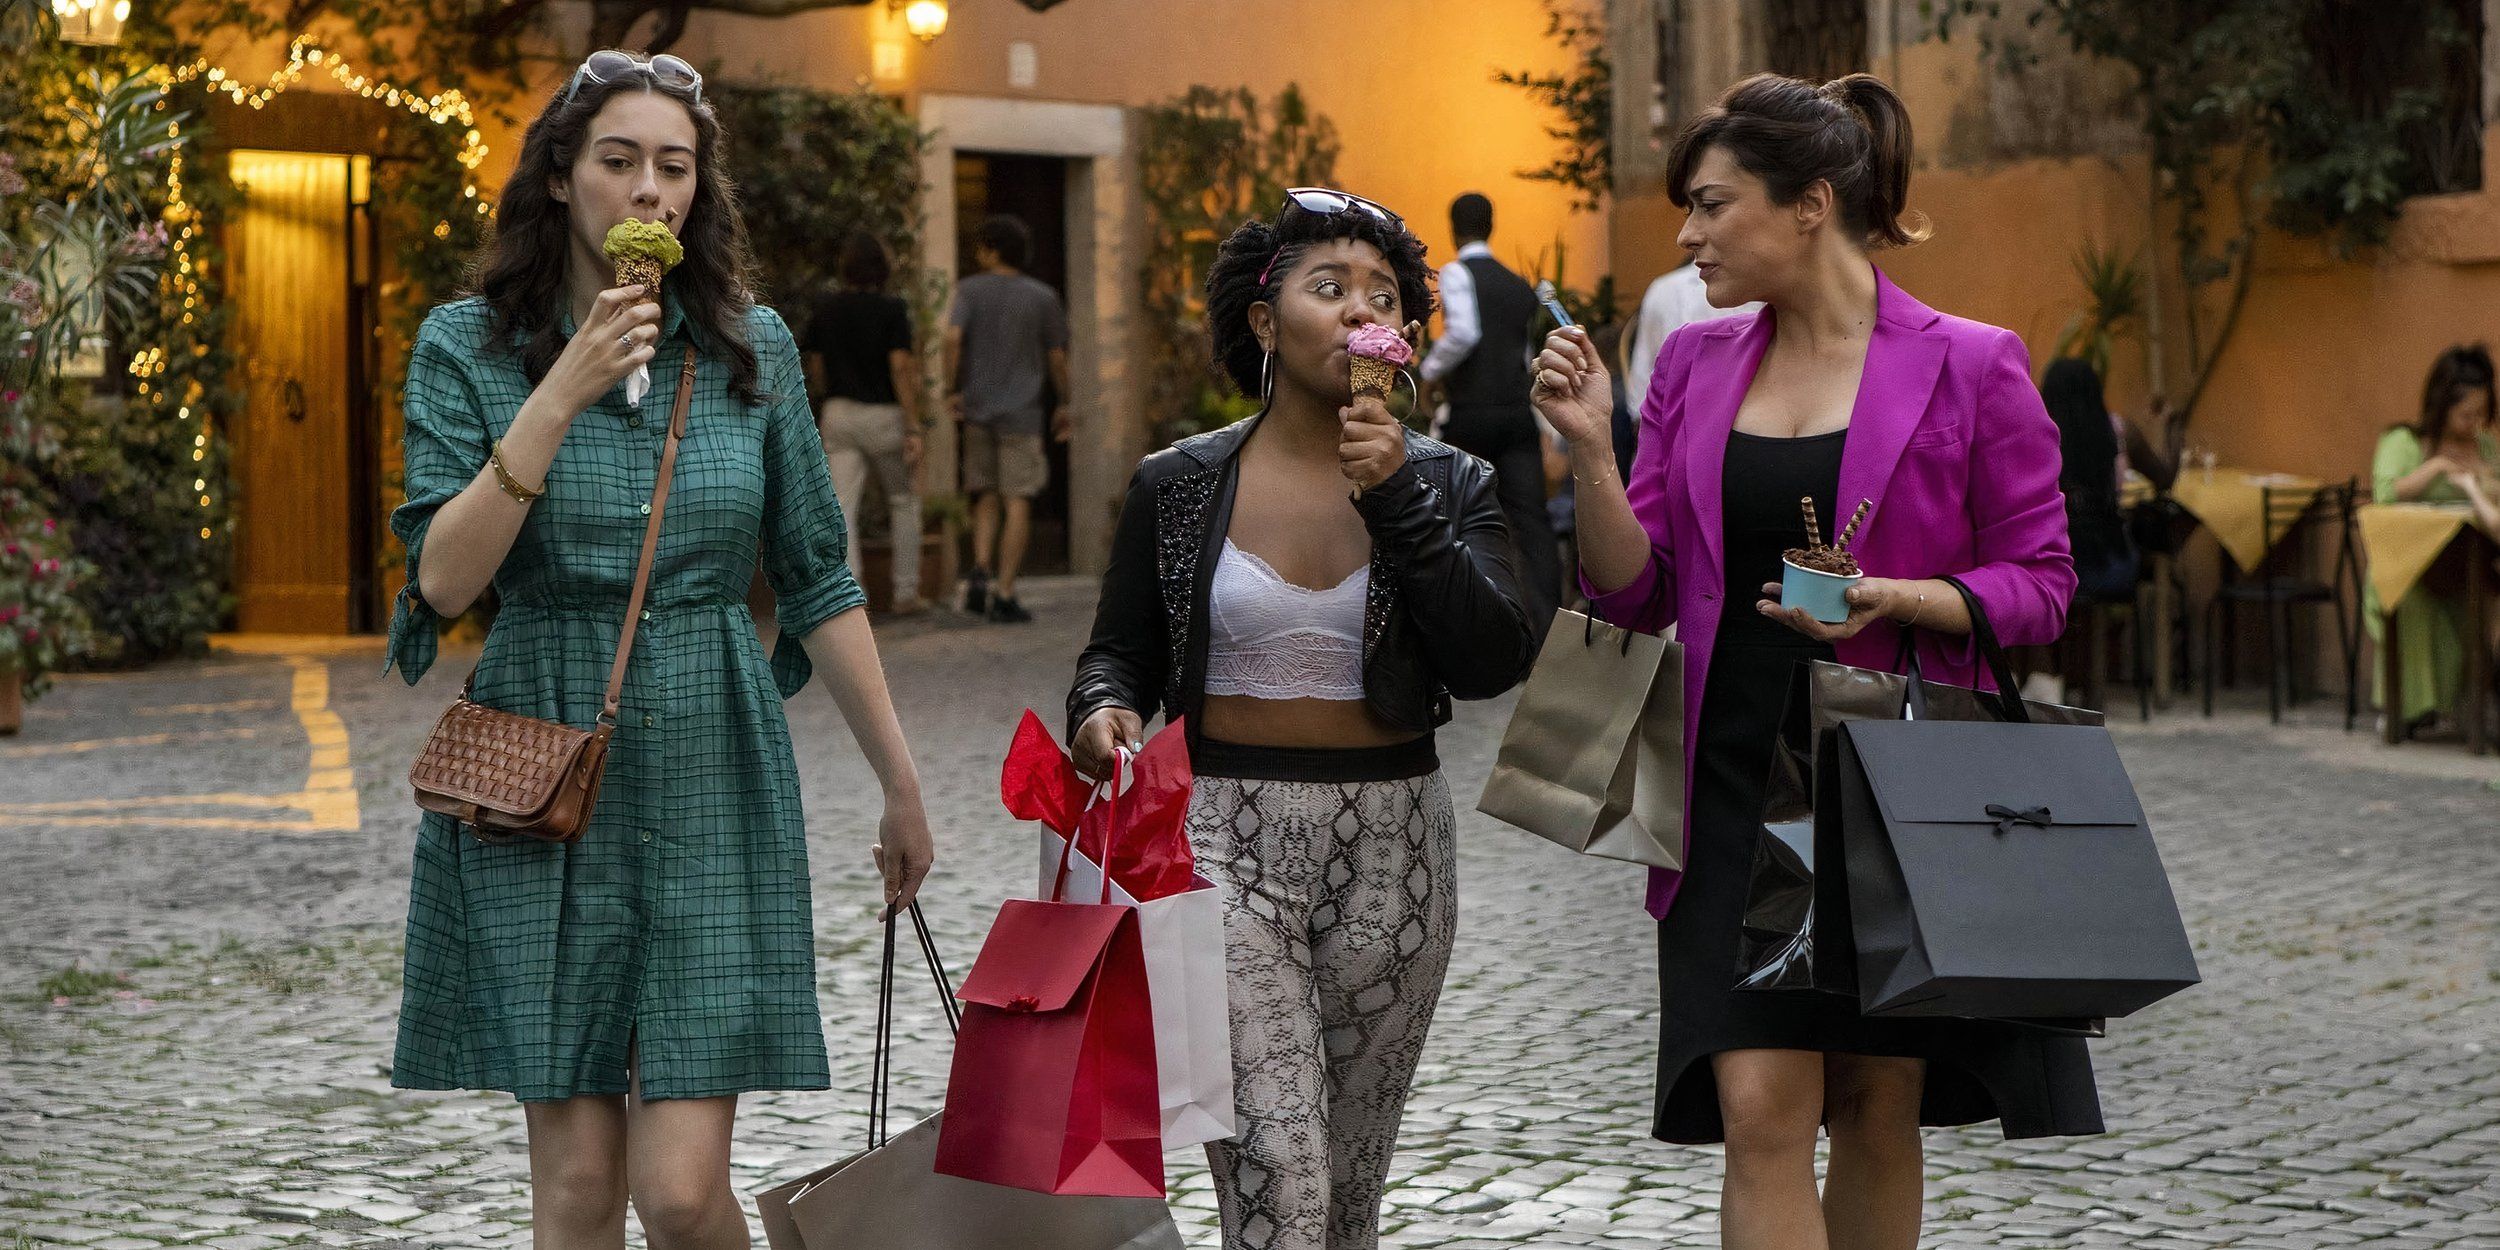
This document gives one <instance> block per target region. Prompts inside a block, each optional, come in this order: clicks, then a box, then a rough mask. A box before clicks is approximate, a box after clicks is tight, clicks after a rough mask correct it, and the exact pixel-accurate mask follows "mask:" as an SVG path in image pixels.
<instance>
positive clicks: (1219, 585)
mask: <svg viewBox="0 0 2500 1250" xmlns="http://www.w3.org/2000/svg"><path fill="white" fill-rule="evenodd" d="M1371 584H1372V571H1371V566H1370V565H1365V566H1363V567H1362V568H1359V569H1356V570H1355V571H1354V573H1353V575H1352V576H1350V577H1348V578H1346V579H1345V580H1344V581H1342V582H1339V583H1337V584H1336V585H1335V586H1333V587H1330V588H1329V589H1327V590H1311V589H1308V588H1305V587H1302V586H1297V585H1294V584H1293V583H1292V582H1289V581H1286V580H1285V579H1284V578H1283V577H1282V576H1281V575H1279V574H1278V573H1277V572H1276V570H1275V569H1273V568H1270V567H1268V563H1267V561H1265V560H1262V559H1260V558H1258V557H1257V556H1255V555H1252V554H1251V553H1249V552H1247V551H1244V550H1242V549H1241V548H1239V547H1236V546H1234V545H1233V540H1232V539H1229V538H1227V539H1225V540H1224V553H1223V555H1222V556H1221V557H1219V558H1218V559H1217V560H1216V563H1215V586H1214V588H1213V590H1212V591H1211V592H1210V593H1209V595H1208V603H1207V677H1206V692H1207V693H1208V694H1229V695H1246V696H1248V697H1250V698H1253V699H1330V700H1335V701H1339V702H1346V701H1351V700H1357V699H1361V698H1362V697H1363V608H1364V604H1365V601H1366V600H1367V599H1368V598H1369V596H1370V593H1371Z"/></svg>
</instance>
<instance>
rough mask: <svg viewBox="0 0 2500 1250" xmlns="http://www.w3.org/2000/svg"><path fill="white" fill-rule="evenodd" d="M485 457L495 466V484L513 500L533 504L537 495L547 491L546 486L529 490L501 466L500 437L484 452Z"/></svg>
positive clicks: (501, 441) (536, 500) (501, 447)
mask: <svg viewBox="0 0 2500 1250" xmlns="http://www.w3.org/2000/svg"><path fill="white" fill-rule="evenodd" d="M486 459H487V460H488V462H490V463H492V464H493V465H494V466H495V484H496V485H498V486H501V487H503V493H505V494H507V495H510V496H512V498H513V499H514V500H516V501H518V502H520V503H522V504H533V503H537V502H538V498H539V496H541V495H544V494H546V493H547V488H546V487H544V486H541V487H539V488H538V489H537V490H531V489H530V488H529V487H527V486H523V485H521V479H519V478H517V477H514V476H512V470H510V469H507V468H505V467H503V440H502V439H500V438H499V439H496V440H495V445H494V447H493V449H492V450H490V451H488V452H487V453H486Z"/></svg>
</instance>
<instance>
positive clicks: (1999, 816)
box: [1988, 803, 2049, 838]
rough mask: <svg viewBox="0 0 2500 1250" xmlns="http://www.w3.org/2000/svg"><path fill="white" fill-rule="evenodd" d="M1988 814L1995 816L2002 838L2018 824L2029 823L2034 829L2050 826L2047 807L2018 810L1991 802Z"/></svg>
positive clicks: (1998, 831)
mask: <svg viewBox="0 0 2500 1250" xmlns="http://www.w3.org/2000/svg"><path fill="white" fill-rule="evenodd" d="M1988 815H1989V816H1991V817H1993V818H1995V820H1996V822H1997V836H1998V837H2000V838H2001V837H2004V836H2005V835H2006V834H2009V833H2012V832H2013V831H2014V826H2016V825H2029V826H2031V827H2032V828H2034V829H2046V828H2048V827H2049V809H2047V808H2045V807H2027V808H2024V809H2023V810H2021V811H2019V812H2018V811H2015V810H2014V809H2013V808H2010V807H2007V806H2006V805H2004V804H2003V803H1990V804H1989V805H1988Z"/></svg>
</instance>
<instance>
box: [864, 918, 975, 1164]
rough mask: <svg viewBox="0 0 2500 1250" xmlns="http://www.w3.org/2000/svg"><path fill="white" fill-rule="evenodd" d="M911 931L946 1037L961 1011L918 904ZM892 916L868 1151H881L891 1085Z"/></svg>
mask: <svg viewBox="0 0 2500 1250" xmlns="http://www.w3.org/2000/svg"><path fill="white" fill-rule="evenodd" d="M910 910H911V927H912V932H913V933H914V934H915V935H916V936H918V937H919V939H920V954H921V956H922V957H923V958H925V959H927V960H928V961H929V976H930V978H931V979H932V980H935V981H936V982H937V991H938V1002H939V1004H940V1005H941V1006H943V1007H944V1009H945V1011H946V1032H947V1034H948V1036H953V1035H954V1034H956V1033H958V1032H960V1031H961V1030H962V1028H963V1017H962V1014H961V1009H960V1008H958V1007H957V1006H956V1005H955V986H954V982H953V980H952V979H951V978H949V977H948V976H947V975H946V965H945V964H944V963H943V962H941V961H940V960H939V959H938V951H937V943H936V942H935V941H934V940H932V939H931V938H930V937H929V920H928V917H926V916H924V915H922V914H921V912H920V904H919V903H918V902H916V901H915V902H914V903H913V904H912V905H911V908H910ZM895 920H896V917H895V915H894V913H893V912H892V911H891V910H889V911H887V912H886V914H885V959H884V963H883V966H882V967H880V968H879V970H878V973H877V1048H876V1054H875V1057H874V1059H873V1060H872V1061H871V1063H870V1068H869V1077H868V1148H869V1149H870V1150H881V1149H883V1148H884V1147H885V1143H886V1129H887V1123H886V1120H887V1113H888V1110H889V1107H890V1105H891V1103H892V1101H893V1093H892V1091H893V1082H894V1058H893V1052H894V924H895Z"/></svg>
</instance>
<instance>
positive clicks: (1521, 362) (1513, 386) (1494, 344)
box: [1423, 191, 1562, 633]
mask: <svg viewBox="0 0 2500 1250" xmlns="http://www.w3.org/2000/svg"><path fill="white" fill-rule="evenodd" d="M1450 233H1451V234H1453V235H1456V236H1457V237H1458V244H1459V247H1458V259H1457V260H1454V261H1452V262H1450V263H1449V264H1447V265H1445V266H1443V267H1442V269H1441V319H1442V332H1441V337H1440V339H1439V340H1437V341H1436V342H1434V343H1433V345H1432V351H1431V353H1430V354H1429V355H1427V356H1425V357H1424V367H1423V374H1424V381H1425V382H1426V383H1427V384H1429V385H1433V386H1436V387H1437V388H1439V389H1440V391H1441V392H1442V393H1443V394H1444V395H1445V396H1446V397H1447V398H1448V400H1449V405H1450V415H1449V420H1448V422H1447V423H1446V424H1444V425H1443V426H1442V429H1441V439H1442V441H1443V442H1446V443H1448V444H1450V445H1451V446H1453V447H1456V448H1458V449H1459V450H1460V451H1464V452H1467V453H1468V454H1470V455H1473V456H1475V457H1477V458H1478V459H1481V460H1483V461H1484V462H1486V463H1487V464H1490V465H1492V466H1493V472H1494V474H1495V480H1496V484H1497V486H1498V489H1499V490H1500V492H1501V502H1502V517H1503V519H1504V520H1505V521H1507V522H1508V523H1509V525H1510V536H1511V541H1512V542H1513V543H1514V544H1515V545H1516V546H1517V547H1518V549H1519V580H1520V583H1521V585H1522V586H1523V587H1524V588H1525V589H1526V591H1527V596H1528V602H1527V603H1526V604H1525V605H1523V606H1525V607H1526V608H1527V610H1528V619H1529V620H1531V621H1533V622H1535V624H1536V628H1537V631H1538V632H1539V633H1543V632H1544V629H1545V626H1546V624H1547V623H1548V622H1550V621H1551V620H1553V617H1554V607H1555V601H1556V599H1557V598H1558V597H1559V596H1560V594H1561V592H1562V559H1561V556H1560V554H1559V553H1558V552H1557V551H1556V548H1555V542H1554V526H1553V522H1552V520H1551V519H1550V518H1549V517H1548V516H1547V514H1546V511H1545V454H1544V447H1543V445H1542V443H1541V441H1540V435H1539V433H1538V429H1537V421H1536V409H1535V408H1534V407H1532V406H1531V405H1530V403H1529V400H1528V387H1529V383H1530V377H1529V370H1528V362H1529V361H1530V360H1532V359H1534V358H1535V352H1534V350H1533V347H1534V343H1535V340H1534V339H1533V338H1532V337H1531V334H1532V332H1533V331H1534V329H1535V323H1536V317H1537V311H1538V310H1537V302H1536V292H1535V291H1534V290H1532V289H1531V288H1530V287H1529V286H1528V284H1527V282H1526V281H1525V280H1524V279H1522V278H1521V277H1520V276H1519V275H1518V274H1515V273H1512V272H1511V271H1510V270H1508V269H1506V268H1503V267H1502V262H1500V261H1497V260H1495V259H1493V249H1492V248H1490V247H1487V246H1486V245H1485V241H1486V240H1488V239H1490V238H1492V237H1493V201H1491V200H1488V199H1486V198H1484V197H1483V196H1481V195H1478V194H1476V193H1475V192H1473V191H1470V192H1468V193H1467V194H1465V195H1462V196H1460V197H1458V198H1457V199H1456V200H1453V201H1451V203H1450Z"/></svg>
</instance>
